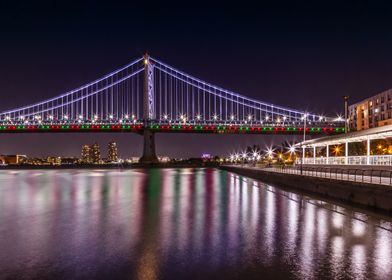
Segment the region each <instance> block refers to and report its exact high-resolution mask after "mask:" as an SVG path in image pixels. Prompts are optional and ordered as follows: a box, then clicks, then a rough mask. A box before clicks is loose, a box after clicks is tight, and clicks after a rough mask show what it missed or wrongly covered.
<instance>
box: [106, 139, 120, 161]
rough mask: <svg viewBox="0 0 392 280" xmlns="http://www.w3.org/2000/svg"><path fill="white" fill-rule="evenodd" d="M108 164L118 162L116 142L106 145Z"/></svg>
mask: <svg viewBox="0 0 392 280" xmlns="http://www.w3.org/2000/svg"><path fill="white" fill-rule="evenodd" d="M107 161H108V162H118V151H117V144H116V142H110V143H109V144H108V159H107Z"/></svg>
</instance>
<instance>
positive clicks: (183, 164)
mask: <svg viewBox="0 0 392 280" xmlns="http://www.w3.org/2000/svg"><path fill="white" fill-rule="evenodd" d="M200 167H213V168H216V167H219V164H218V163H214V162H205V163H188V162H174V163H173V162H170V163H150V164H142V163H132V164H83V165H81V164H75V165H72V164H66V165H65V164H64V165H6V166H0V170H25V169H27V170H29V169H33V170H35V169H134V168H200Z"/></svg>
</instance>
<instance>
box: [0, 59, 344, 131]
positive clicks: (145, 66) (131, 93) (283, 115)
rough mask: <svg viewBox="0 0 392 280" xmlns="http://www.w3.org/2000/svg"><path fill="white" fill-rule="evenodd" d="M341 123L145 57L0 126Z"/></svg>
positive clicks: (14, 114)
mask: <svg viewBox="0 0 392 280" xmlns="http://www.w3.org/2000/svg"><path fill="white" fill-rule="evenodd" d="M340 122H343V120H340ZM340 122H336V123H334V122H332V118H327V117H321V116H318V115H316V114H312V113H308V112H305V111H300V110H294V109H290V108H286V107H282V106H277V105H274V104H269V103H265V102H262V101H258V100H256V99H254V98H249V97H246V96H243V95H240V94H237V93H235V92H232V91H229V90H226V89H223V88H221V87H218V86H215V85H213V84H211V83H208V82H205V81H203V80H201V79H198V78H196V77H194V76H191V75H188V74H186V73H185V72H182V71H180V70H177V69H176V68H174V67H172V66H169V65H167V64H165V63H163V62H161V61H159V60H157V59H155V58H153V57H151V56H149V55H147V54H146V55H145V56H143V57H142V58H139V59H136V60H134V61H132V62H131V63H129V64H127V65H125V66H123V67H121V68H119V69H117V70H115V71H113V72H110V73H109V74H107V75H104V76H103V77H101V78H99V79H97V80H95V81H93V82H90V83H87V84H85V85H83V86H80V87H78V88H76V89H74V90H71V91H69V92H66V93H64V94H62V95H59V96H57V97H54V98H50V99H47V100H44V101H42V102H38V103H34V104H32V105H27V106H23V107H19V108H16V109H13V110H7V111H4V112H1V113H0V123H1V124H9V123H13V124H26V125H27V124H54V123H55V124H67V123H75V124H77V123H79V124H84V123H105V124H107V123H113V124H119V123H133V124H136V123H137V124H144V125H148V124H149V123H157V124H168V125H171V124H176V125H195V124H200V125H218V126H219V125H224V126H228V125H247V126H270V127H298V128H301V127H302V128H303V127H307V128H311V127H312V126H316V125H317V126H318V127H321V126H339V125H340ZM304 123H306V126H304Z"/></svg>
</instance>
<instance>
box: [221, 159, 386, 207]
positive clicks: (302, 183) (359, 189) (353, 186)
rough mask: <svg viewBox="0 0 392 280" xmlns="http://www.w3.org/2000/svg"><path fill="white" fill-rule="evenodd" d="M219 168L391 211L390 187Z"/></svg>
mask: <svg viewBox="0 0 392 280" xmlns="http://www.w3.org/2000/svg"><path fill="white" fill-rule="evenodd" d="M221 169H223V170H227V171H230V172H234V173H237V174H240V175H243V176H247V177H251V178H253V179H257V180H260V181H263V182H265V183H268V184H271V185H275V186H276V187H284V188H291V189H298V190H302V191H306V192H309V193H315V194H321V195H323V196H326V197H328V198H332V199H337V200H340V201H344V202H349V203H354V204H356V205H358V206H362V207H363V206H365V207H368V208H372V209H378V210H382V211H387V212H389V214H392V186H391V187H389V186H382V185H375V184H369V183H359V182H349V181H342V180H335V179H328V178H317V177H310V176H301V175H296V174H285V173H276V172H269V171H263V170H260V169H252V168H246V167H236V166H221Z"/></svg>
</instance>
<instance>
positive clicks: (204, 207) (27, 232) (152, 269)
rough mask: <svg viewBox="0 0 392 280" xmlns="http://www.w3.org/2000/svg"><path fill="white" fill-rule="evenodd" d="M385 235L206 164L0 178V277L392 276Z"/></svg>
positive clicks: (360, 220)
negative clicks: (199, 166) (182, 167)
mask: <svg viewBox="0 0 392 280" xmlns="http://www.w3.org/2000/svg"><path fill="white" fill-rule="evenodd" d="M391 229H392V226H391V222H390V221H388V219H381V218H380V217H376V216H374V215H368V214H364V213H359V212H354V211H353V210H351V209H350V208H343V207H341V206H336V205H333V204H329V203H325V202H321V201H318V200H315V199H310V198H306V197H303V196H302V195H299V194H296V193H290V192H285V191H282V190H280V189H277V188H273V187H271V186H267V185H265V184H263V183H260V182H257V181H255V180H252V179H249V178H244V177H241V176H237V175H235V174H232V173H227V172H225V171H219V170H215V169H151V170H141V169H140V170H126V171H115V170H108V171H105V170H94V171H89V170H64V171H55V170H48V171H42V170H40V171H29V170H26V171H17V172H15V171H1V173H0V237H1V238H0V249H1V251H0V278H2V279H16V278H25V279H30V278H39V279H45V278H52V279H54V278H55V279H92V278H101V279H105V278H126V279H158V278H159V279H167V278H177V279H179V278H187V279H189V278H203V279H207V278H208V279H210V278H212V277H217V278H218V277H219V278H220V279H222V278H230V279H238V278H242V279H244V278H260V277H263V278H264V279H268V278H271V279H278V278H284V279H289V278H294V279H302V278H303V279H337V278H344V279H392V231H391Z"/></svg>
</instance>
